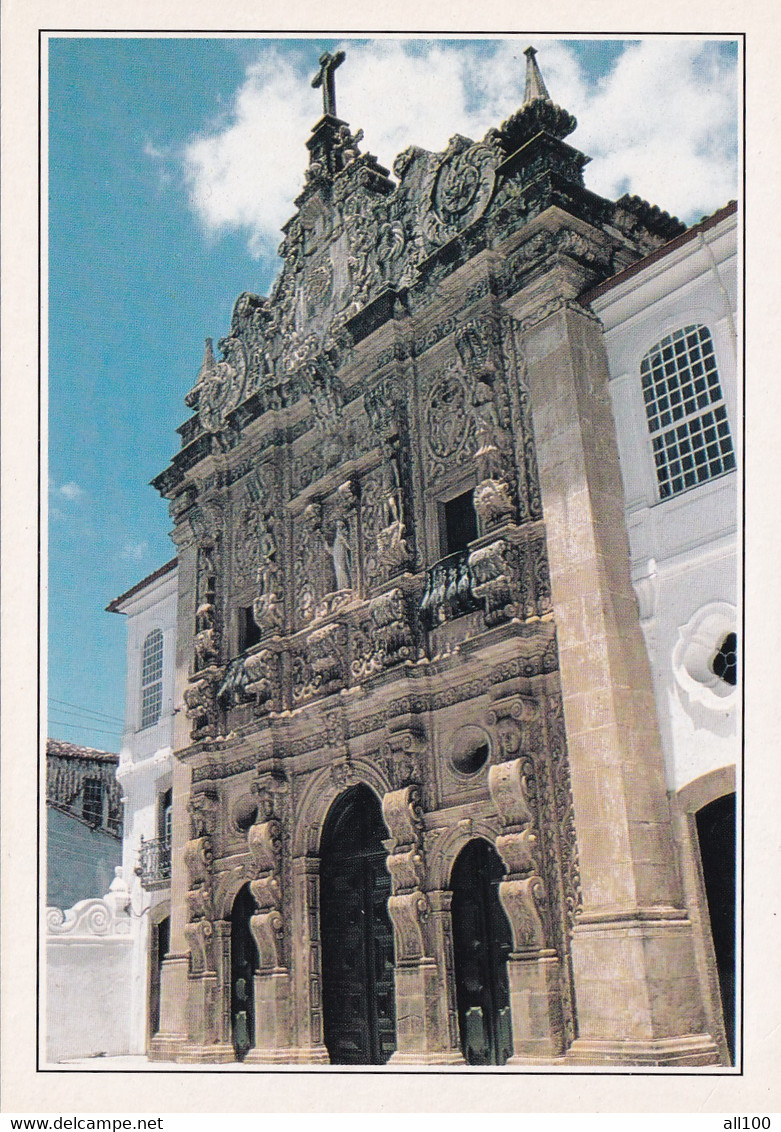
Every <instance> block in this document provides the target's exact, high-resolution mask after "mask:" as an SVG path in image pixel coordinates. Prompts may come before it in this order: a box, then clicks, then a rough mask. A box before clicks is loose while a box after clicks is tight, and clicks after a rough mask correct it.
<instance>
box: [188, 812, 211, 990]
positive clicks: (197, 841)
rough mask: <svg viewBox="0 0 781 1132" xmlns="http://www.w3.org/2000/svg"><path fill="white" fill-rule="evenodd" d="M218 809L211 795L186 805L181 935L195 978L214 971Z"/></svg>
mask: <svg viewBox="0 0 781 1132" xmlns="http://www.w3.org/2000/svg"><path fill="white" fill-rule="evenodd" d="M217 808H218V799H217V795H216V794H215V793H214V792H213V791H203V792H199V793H196V794H191V795H190V799H189V802H188V804H187V810H188V813H189V815H190V840H189V841H187V842H186V843H185V846H184V862H185V866H186V868H187V876H188V887H187V897H186V905H187V923H186V924H185V928H184V934H185V938H186V940H187V943H188V945H189V947H190V956H191V959H190V971H191V974H194V975H200V974H204V973H206V972H208V971H213V970H214V969H215V967H214V962H215V956H214V954H213V949H212V939H213V935H214V920H215V908H214V899H213V895H214V894H213V884H214V878H213V874H212V863H213V845H212V837H213V834H214V830H215V826H216V821H217Z"/></svg>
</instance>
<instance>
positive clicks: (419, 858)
mask: <svg viewBox="0 0 781 1132" xmlns="http://www.w3.org/2000/svg"><path fill="white" fill-rule="evenodd" d="M382 813H383V817H384V818H385V824H386V825H387V827H388V829H389V830H390V834H391V838H392V842H393V850H392V852H391V853H390V855H389V856H388V872H389V873H390V875H391V881H392V883H393V895H392V896H391V897H389V899H388V914H389V915H390V918H391V921H392V923H393V929H394V938H395V943H396V961H397V963H399V964H405V963H408V964H412V963H416V962H417V961H418V960H420V959H422V958H423V957H424V956H425V955H426V954H428V952H429V948H428V947H427V940H426V923H427V920H428V912H429V908H428V900H427V897H426V894H425V893H424V892H423V890H422V884H423V881H424V878H425V860H424V856H423V849H422V843H423V813H422V810H421V805H420V789H419V787H418V786H415V785H412V786H405V787H404V789H403V790H393V791H391V792H390V793H389V794H386V795H385V797H384V798H383V800H382Z"/></svg>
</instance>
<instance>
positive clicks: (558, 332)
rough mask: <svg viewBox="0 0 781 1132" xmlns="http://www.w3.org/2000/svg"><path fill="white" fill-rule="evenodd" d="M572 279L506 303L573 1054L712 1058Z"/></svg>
mask: <svg viewBox="0 0 781 1132" xmlns="http://www.w3.org/2000/svg"><path fill="white" fill-rule="evenodd" d="M570 274H571V272H570ZM576 286H577V282H576V281H575V280H574V279H571V278H569V276H568V275H566V269H565V268H561V269H559V268H557V269H554V270H552V271H551V273H550V275H549V277H548V279H547V281H546V285H545V288H544V293H543V289H542V288H540V289H539V290H538V292H537V294H536V295H535V296H534V298H533V299H531V298H529V297H528V295H527V296H525V295H524V294H523V293H521V294H520V295H518V296H516V297H515V298H514V299H513V300H510V301H509V302H508V304H507V307H508V310H509V311H510V313H511V314H512V315H513V316H514V317H515V318H517V319H519V320H520V323H521V325H520V327H519V328H518V329H519V333H518V335H517V352H518V355H519V357H520V358H521V359H522V364H523V366H524V367H525V371H526V372H525V384H526V386H527V387H528V391H529V397H530V402H531V409H532V417H533V425H534V434H535V441H536V451H537V464H538V470H539V482H540V492H541V497H542V504H543V517H544V521H545V530H546V537H547V548H548V558H549V565H550V578H551V590H552V597H553V607H554V610H555V617H556V626H557V637H558V649H559V664H560V676H561V688H562V696H563V705H564V716H565V721H566V730H567V747H568V754H569V764H570V774H571V780H572V794H573V802H574V813H575V824H576V831H577V842H578V854H579V864H580V878H581V884H582V896H583V908H582V914H581V915H580V916H579V917H578V919H577V921H576V924H575V927H574V931H573V938H572V960H573V971H574V981H575V992H576V1000H577V1015H578V1032H579V1037H578V1039H577V1040H576V1041H575V1043H574V1044H573V1046H572V1048H571V1050H570V1052H569V1057H570V1058H571V1059H572V1060H573V1061H575V1060H579V1059H582V1060H584V1061H589V1062H603V1063H648V1064H677V1063H681V1064H702V1063H710V1062H714V1061H716V1060H717V1059H718V1056H717V1051H716V1047H715V1045H714V1043H713V1040H712V1039H711V1037H710V1036H709V1035H708V1034H707V1032H706V1023H705V1015H704V1011H703V1005H702V1001H701V994H700V987H699V983H698V979H697V972H696V968H695V961H694V951H693V943H692V930H691V924H690V922H689V920H688V919H687V917H686V913H685V911H684V907H683V899H682V894H681V887H680V882H679V879H678V871H677V863H676V857H675V849H674V844H673V839H672V834H671V825H670V813H669V807H668V800H667V795H666V791H665V782H664V766H663V756H662V749H661V742H660V738H659V730H658V723H657V719H656V711H655V705H654V700H653V685H652V681H651V674H650V670H649V664H648V658H647V654H646V651H645V645H644V642H643V638H642V633H641V630H640V623H639V617H638V611H637V603H636V599H635V595H634V592H633V590H632V585H631V580H630V572H629V562H630V556H629V543H628V537H627V532H626V525H625V520H624V498H623V489H622V483H621V475H620V469H619V463H618V453H617V447H616V438H615V425H614V422H613V417H612V411H611V405H610V398H609V394H608V383H607V378H608V375H607V364H606V359H605V355H604V348H603V345H602V340H601V329H600V327H599V325H598V323H597V322H596V321H595V320H594V319H593V317H592V316H590V315H589V314H588V312H585V311H582V310H580V309H579V308H577V306H576V305H575V304H573V303H569V304H568V303H565V302H564V300H563V298H562V296H564V295H566V294H573V293H577V292H576ZM535 311H537V312H539V313H538V314H537V315H535Z"/></svg>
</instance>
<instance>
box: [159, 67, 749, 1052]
mask: <svg viewBox="0 0 781 1132" xmlns="http://www.w3.org/2000/svg"><path fill="white" fill-rule="evenodd" d="M342 60H343V55H342V54H341V53H339V54H337V55H336V56H331V55H324V56H323V57H322V58H321V70H320V72H319V73H318V75H317V76H316V79H315V81H314V84H313V85H319V86H321V87H322V88H323V107H324V113H323V116H322V118H321V119H320V120H319V121H318V123H317V124H316V126H315V127H314V129H313V131H312V135H311V137H310V139H309V141H308V143H307V145H308V149H309V154H310V160H309V166H308V169H307V173H306V183H305V187H304V189H303V191H302V193H301V195H300V196H299V198H298V199H297V201H296V212H295V215H294V216H293V218H292V219H291V220H290V221H289V222H288V224H287V225H286V226H285V228H284V240H283V243H282V246H281V249H280V252H281V256H282V259H283V267H282V270H281V273H280V275H279V277H278V279H277V282H276V284H275V286H274V289H273V291H272V293H271V295H270V296H269V297H268V298H263V297H259V296H256V295H252V294H244V295H242V296H240V298H239V299H238V301H237V303H236V306H235V308H234V314H233V320H232V324H231V327H230V330H229V333H228V334H227V335H226V337H225V338H223V339H222V340H221V342H220V343H219V357H217V356H215V352H214V349H213V347H212V344H211V341H207V347H206V352H205V356H204V361H203V365H202V367H201V370H200V373H199V374H198V378H197V381H196V384H195V386H194V388H193V389H192V390H191V391H190V393H189V394H188V395H187V398H186V401H187V404H188V406H189V407H190V408H191V409H192V410H193V413H192V416H191V417H190V418H189V419H188V420H187V421H186V423H185V424H184V425H182V426H181V428H180V429H179V432H180V435H181V437H182V446H181V450H180V451H179V452H178V453H177V455H176V456H175V457H174V459H173V460H172V462H171V464H170V466H169V467H168V468H167V469H166V470H165V471H163V472H162V473H161V474H160V475H159V476H158V477H157V479H156V481H155V484H156V486H157V488H158V490H159V491H160V492H161V494H162V495H163V496H164V497H165V498H166V499H168V500H169V506H170V512H171V516H172V518H173V521H174V532H173V538H174V541H175V543H176V547H177V559H178V566H177V578H178V582H177V585H178V594H177V618H176V620H177V643H176V672H177V677H176V679H177V691H176V702H177V703H178V704H180V705H181V708H180V710H179V711H178V714H177V716H176V723H175V735H174V753H175V759H174V765H173V772H172V783H171V791H172V793H171V800H172V801H171V804H172V811H171V842H170V846H171V910H170V938H169V941H168V951H167V955H166V957H165V958H164V959H163V960H162V963H161V966H160V973H159V988H158V993H159V1007H158V1008H157V1012H156V1018H157V1026H158V1028H157V1031H156V1033H154V1035H153V1037H152V1039H151V1046H150V1056H152V1057H153V1058H157V1059H160V1060H177V1061H181V1062H209V1063H218V1062H230V1061H234V1060H237V1059H238V1060H243V1061H244V1062H245V1063H246V1064H252V1063H253V1062H256V1063H268V1062H272V1063H273V1062H278V1063H297V1064H305V1063H327V1062H331V1063H333V1064H359V1065H360V1064H386V1063H387V1064H389V1065H390V1066H391V1067H392V1066H393V1065H394V1064H401V1065H416V1064H420V1065H434V1064H450V1065H459V1064H464V1063H468V1064H478V1065H505V1064H508V1065H524V1064H540V1063H545V1064H562V1065H569V1064H572V1065H577V1064H598V1065H689V1066H692V1065H695V1066H696V1065H709V1064H718V1063H719V1062H724V1061H725V1060H726V1055H725V1047H724V1037H723V1030H722V1032H721V1034H719V1033H717V1032H715V1031H716V1030H717V1029H718V1026H717V1025H715V1023H714V1017H715V1011H716V1012H717V1008H714V1006H713V994H712V991H713V988H712V986H711V988H710V990H709V989H708V985H707V978H706V976H704V975H703V969H702V961H701V954H700V953H701V951H702V946H701V938H700V937H701V934H702V932H703V931H704V930H707V929H706V928H703V909H702V908H699V910H698V912H697V914H693V913H692V910H691V908H690V898H689V895H688V893H685V892H684V885H683V883H682V879H681V877H682V870H681V863H680V860H679V849H678V848H677V845H676V834H675V829H674V821H673V817H674V816H673V814H672V813H671V808H670V803H669V798H668V784H667V781H666V772H665V757H664V751H663V743H662V737H661V734H660V727H659V722H658V718H657V711H656V703H655V698H654V682H653V679H652V673H651V668H650V665H649V659H648V651H647V647H646V642H645V640H644V637H643V630H642V626H641V619H640V611H639V609H638V604H637V599H636V596H635V591H634V589H633V577H632V554H631V551H630V544H629V536H628V531H627V522H626V513H625V497H624V488H623V483H622V474H621V466H620V456H619V443H618V440H617V432H616V424H615V420H614V414H613V409H612V407H611V400H610V396H611V394H610V389H609V384H610V382H609V370H608V356H607V352H606V346H605V340H604V334H603V326H602V324H601V323H600V321H599V319H598V318H597V316H596V315H595V313H594V311H593V310H592V309H591V307H590V306H589V305H588V304H587V302H585V301H583V296H585V295H587V294H589V293H595V292H596V290H598V289H599V288H600V286H601V285H603V284H604V283H605V281H606V280H608V279H611V278H614V277H616V276H617V275H618V274H620V273H621V272H625V271H628V270H630V269H631V265H633V264H635V263H637V262H638V261H640V260H641V259H643V258H645V257H648V256H650V255H653V254H654V253H656V252H657V250H658V249H661V248H662V247H663V246H665V245H667V244H669V242H670V241H671V240H674V239H675V238H677V237H678V236H679V235H681V234H682V233H683V231H684V226H683V225H681V224H680V223H679V222H678V221H677V220H675V219H674V218H672V217H670V216H669V215H667V214H666V213H664V212H661V211H660V210H659V209H658V208H656V207H654V206H651V205H649V204H647V203H646V202H644V201H641V200H639V199H638V198H636V197H631V198H630V197H624V198H622V199H621V200H619V201H618V202H611V201H608V200H605V199H603V198H600V197H598V196H596V195H595V194H593V193H591V192H590V191H589V190H588V189H587V188H586V187H585V185H584V178H583V167H584V165H585V164H586V161H587V158H586V157H585V156H584V155H583V154H581V153H580V152H578V151H577V150H575V149H573V148H572V147H571V146H569V145H568V144H567V143H566V142H565V140H564V139H565V138H566V137H567V136H568V135H569V134H570V133H571V132H572V130H573V129H574V128H575V120H574V118H573V117H572V115H570V114H569V113H568V112H567V111H566V110H563V109H561V108H560V107H558V106H556V105H555V104H554V103H553V101H552V100H551V98H550V97H549V95H548V92H547V90H546V88H545V85H544V82H543V80H542V77H541V75H540V72H539V70H538V68H537V64H536V61H535V58H534V52H533V50H532V49H529V51H528V52H527V82H526V96H525V100H524V104H523V106H522V107H521V108H520V109H519V110H518V111H517V113H515V114H514V115H512V116H511V117H510V118H509V119H508V120H507V121H506V122H504V123H503V124H502V125H501V126H500V127H498V128H495V129H491V130H489V132H488V134H487V135H486V136H485V138H484V139H482V140H481V141H478V142H474V141H472V140H470V139H468V138H464V137H461V136H458V135H457V136H456V137H454V138H452V139H451V141H450V143H449V145H448V147H447V149H446V150H445V151H444V152H442V153H430V152H427V151H424V150H421V149H418V148H415V147H411V148H410V149H408V150H406V151H405V152H404V153H402V154H401V155H400V156H399V157H398V158H397V159H396V161H395V162H394V167H393V173H394V177H395V179H392V178H391V176H390V175H389V171H388V170H386V169H384V168H383V167H382V166H380V165H379V163H378V162H377V161H376V159H375V158H374V157H373V156H372V155H371V154H369V153H362V152H361V150H360V142H361V140H362V135H361V134H360V131H359V132H358V133H357V134H354V133H352V131H351V129H350V127H349V126H348V125H347V124H346V123H345V122H343V121H341V120H340V119H339V118H338V116H337V113H336V104H335V92H334V77H335V70H336V68H337V67H338V65H339V64H340V63H341V62H342ZM724 470H725V471H726V470H729V469H727V468H725V469H724ZM717 647H718V646H717ZM698 916H699V919H698ZM715 993H716V994H717V993H718V992H715ZM709 995H710V997H709Z"/></svg>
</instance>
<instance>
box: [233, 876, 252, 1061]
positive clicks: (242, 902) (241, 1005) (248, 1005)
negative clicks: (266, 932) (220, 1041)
mask: <svg viewBox="0 0 781 1132" xmlns="http://www.w3.org/2000/svg"><path fill="white" fill-rule="evenodd" d="M255 912H256V908H255V901H254V900H253V899H252V893H251V892H250V890H249V885H248V884H245V885H244V887H243V888H240V889H239V891H238V893H237V894H236V899H235V900H234V901H233V909H232V910H231V1035H232V1039H233V1048H234V1050H235V1051H236V1057H237V1059H238V1060H239V1061H243V1059H244V1058H245V1057H246V1054H247V1050H249V1049H251V1048H252V1046H254V1044H255V971H256V970H257V967H258V949H257V947H256V945H255V940H254V939H253V938H252V932H251V931H250V924H249V922H250V918H251V917H252V916H253V915H254V914H255Z"/></svg>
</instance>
